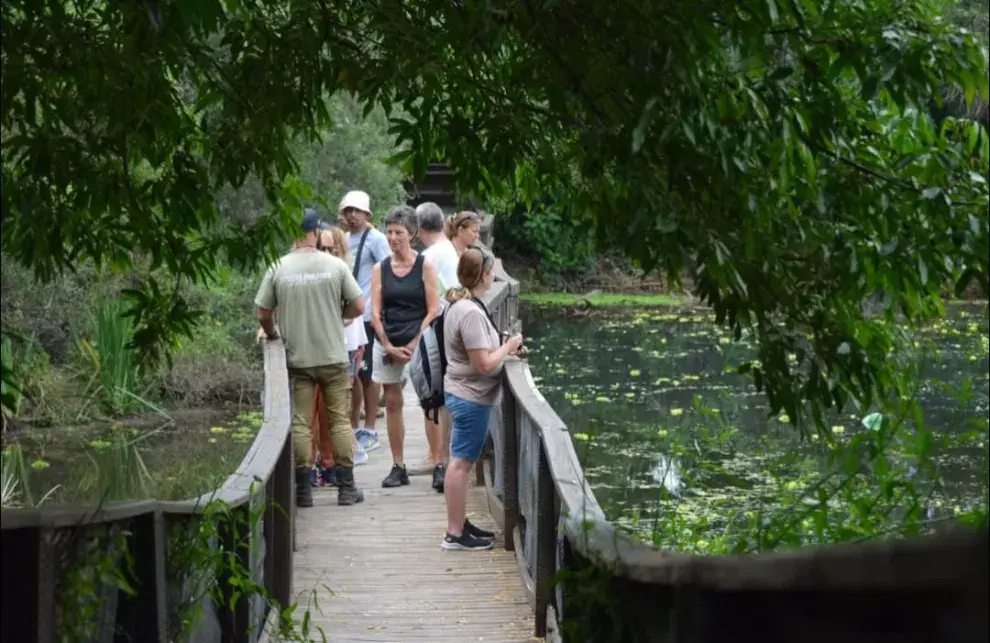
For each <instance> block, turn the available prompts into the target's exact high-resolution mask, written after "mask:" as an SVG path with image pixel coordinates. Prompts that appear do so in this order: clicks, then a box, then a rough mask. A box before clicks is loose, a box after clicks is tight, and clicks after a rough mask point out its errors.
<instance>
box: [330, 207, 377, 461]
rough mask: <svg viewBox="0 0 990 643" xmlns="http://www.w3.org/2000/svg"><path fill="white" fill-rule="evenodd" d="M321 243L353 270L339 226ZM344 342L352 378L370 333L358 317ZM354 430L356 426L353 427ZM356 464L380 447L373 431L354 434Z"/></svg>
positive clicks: (348, 321)
mask: <svg viewBox="0 0 990 643" xmlns="http://www.w3.org/2000/svg"><path fill="white" fill-rule="evenodd" d="M320 242H321V245H322V247H323V249H324V250H326V251H327V252H329V253H331V254H333V255H335V256H337V257H339V258H340V259H342V260H343V261H344V263H346V264H347V265H348V266H350V267H351V269H352V270H353V268H354V265H353V262H354V258H353V257H351V250H350V245H349V244H348V243H347V234H346V233H345V232H344V231H343V230H342V229H341V228H339V227H337V226H334V227H332V228H330V229H329V230H324V231H323V234H322V235H321V238H320ZM344 342H345V343H346V345H347V359H348V365H347V374H348V375H349V376H350V378H351V380H352V385H353V380H354V377H355V375H356V373H357V369H358V368H359V365H360V364H361V360H362V359H364V349H365V346H367V344H368V334H367V333H366V332H365V329H364V323H363V321H360V320H358V319H356V318H355V319H345V320H344ZM351 428H352V430H354V427H351ZM354 445H355V446H354V464H356V465H358V464H364V463H366V462H367V461H368V453H367V452H368V451H371V450H373V449H376V448H378V447H379V446H380V445H381V443H380V442H379V441H378V437H377V436H376V435H374V434H373V433H370V434H369V435H357V432H356V430H355V435H354Z"/></svg>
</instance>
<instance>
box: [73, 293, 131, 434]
mask: <svg viewBox="0 0 990 643" xmlns="http://www.w3.org/2000/svg"><path fill="white" fill-rule="evenodd" d="M123 312H124V311H123V310H122V307H121V306H120V304H119V303H118V302H117V301H106V302H104V303H103V304H102V305H101V306H100V309H99V312H98V315H97V318H96V332H95V333H94V336H93V343H92V344H90V343H89V342H88V341H86V340H85V339H82V340H80V347H81V350H82V351H83V353H84V354H85V355H86V357H88V358H89V360H90V362H91V364H92V367H93V372H94V377H95V380H96V381H97V382H99V387H98V389H97V393H98V394H99V395H100V398H101V399H102V401H103V405H104V407H105V409H106V411H107V412H108V413H110V414H111V415H120V414H122V413H124V412H126V411H128V410H129V409H131V408H132V407H133V406H134V401H135V397H136V396H135V390H134V389H135V384H136V382H137V365H136V364H135V361H134V353H133V351H132V350H131V348H130V341H131V336H132V335H133V332H134V330H133V325H132V324H131V318H130V317H125V316H124V315H123Z"/></svg>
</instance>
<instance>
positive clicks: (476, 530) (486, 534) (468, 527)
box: [464, 520, 495, 540]
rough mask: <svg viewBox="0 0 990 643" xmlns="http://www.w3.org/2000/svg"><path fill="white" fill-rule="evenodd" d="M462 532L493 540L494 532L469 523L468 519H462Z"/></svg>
mask: <svg viewBox="0 0 990 643" xmlns="http://www.w3.org/2000/svg"><path fill="white" fill-rule="evenodd" d="M464 533H465V534H471V535H472V536H474V537H475V538H480V539H481V540H494V539H495V534H494V533H493V532H490V531H485V530H484V529H482V528H481V527H477V526H475V525H472V524H471V521H470V520H465V521H464Z"/></svg>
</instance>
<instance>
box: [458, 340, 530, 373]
mask: <svg viewBox="0 0 990 643" xmlns="http://www.w3.org/2000/svg"><path fill="white" fill-rule="evenodd" d="M520 344H522V335H514V336H513V337H510V338H509V339H507V340H505V343H504V344H502V345H501V346H499V347H498V348H496V349H495V350H486V349H483V348H482V349H477V350H470V351H468V352H467V353H468V360H469V361H470V362H471V368H473V369H474V370H475V371H477V372H478V373H481V374H482V375H488V374H489V373H491V372H492V371H494V370H495V369H496V368H498V366H499V364H501V363H502V361H503V360H504V359H505V358H506V357H508V356H509V355H515V354H516V352H517V351H518V350H519V346H520Z"/></svg>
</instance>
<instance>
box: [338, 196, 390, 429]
mask: <svg viewBox="0 0 990 643" xmlns="http://www.w3.org/2000/svg"><path fill="white" fill-rule="evenodd" d="M338 213H339V214H340V219H341V221H342V222H343V223H344V225H345V226H346V227H347V230H348V232H349V233H350V234H349V236H348V245H349V246H350V249H351V257H353V258H354V269H353V270H354V272H353V274H354V278H355V279H356V280H357V282H358V285H359V286H361V292H362V293H364V296H365V300H366V301H370V297H371V269H372V268H373V267H374V265H375V264H376V263H379V262H380V261H383V260H384V259H385V258H387V257H388V256H389V255H390V254H391V253H392V251H391V249H390V248H389V247H388V239H386V238H385V235H384V234H382V232H381V231H380V230H377V229H376V228H375V226H374V224H373V223H372V221H371V197H369V196H368V193H367V192H361V191H360V190H354V191H351V192H348V193H347V194H345V195H344V198H343V199H341V201H340V206H339V208H338ZM364 328H365V332H366V333H367V335H368V344H367V346H365V349H364V360H363V361H362V363H361V368H360V369H358V372H357V382H355V386H354V387H353V389H352V393H351V423H352V424H353V426H354V428H355V430H356V437H357V439H358V441H359V442H361V443H362V446H366V443H367V442H369V441H371V440H374V437H375V435H376V434H375V419H376V418H377V414H378V402H379V401H380V399H381V394H382V391H381V386H380V385H378V384H375V383H374V382H372V381H371V356H372V355H373V354H374V351H373V350H372V349H373V348H374V343H375V341H376V340H375V330H374V328H372V326H371V306H368V307H367V308H366V309H365V311H364ZM362 403H363V404H364V426H361V425H360V424H359V423H360V416H361V405H362ZM366 448H367V446H366Z"/></svg>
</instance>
